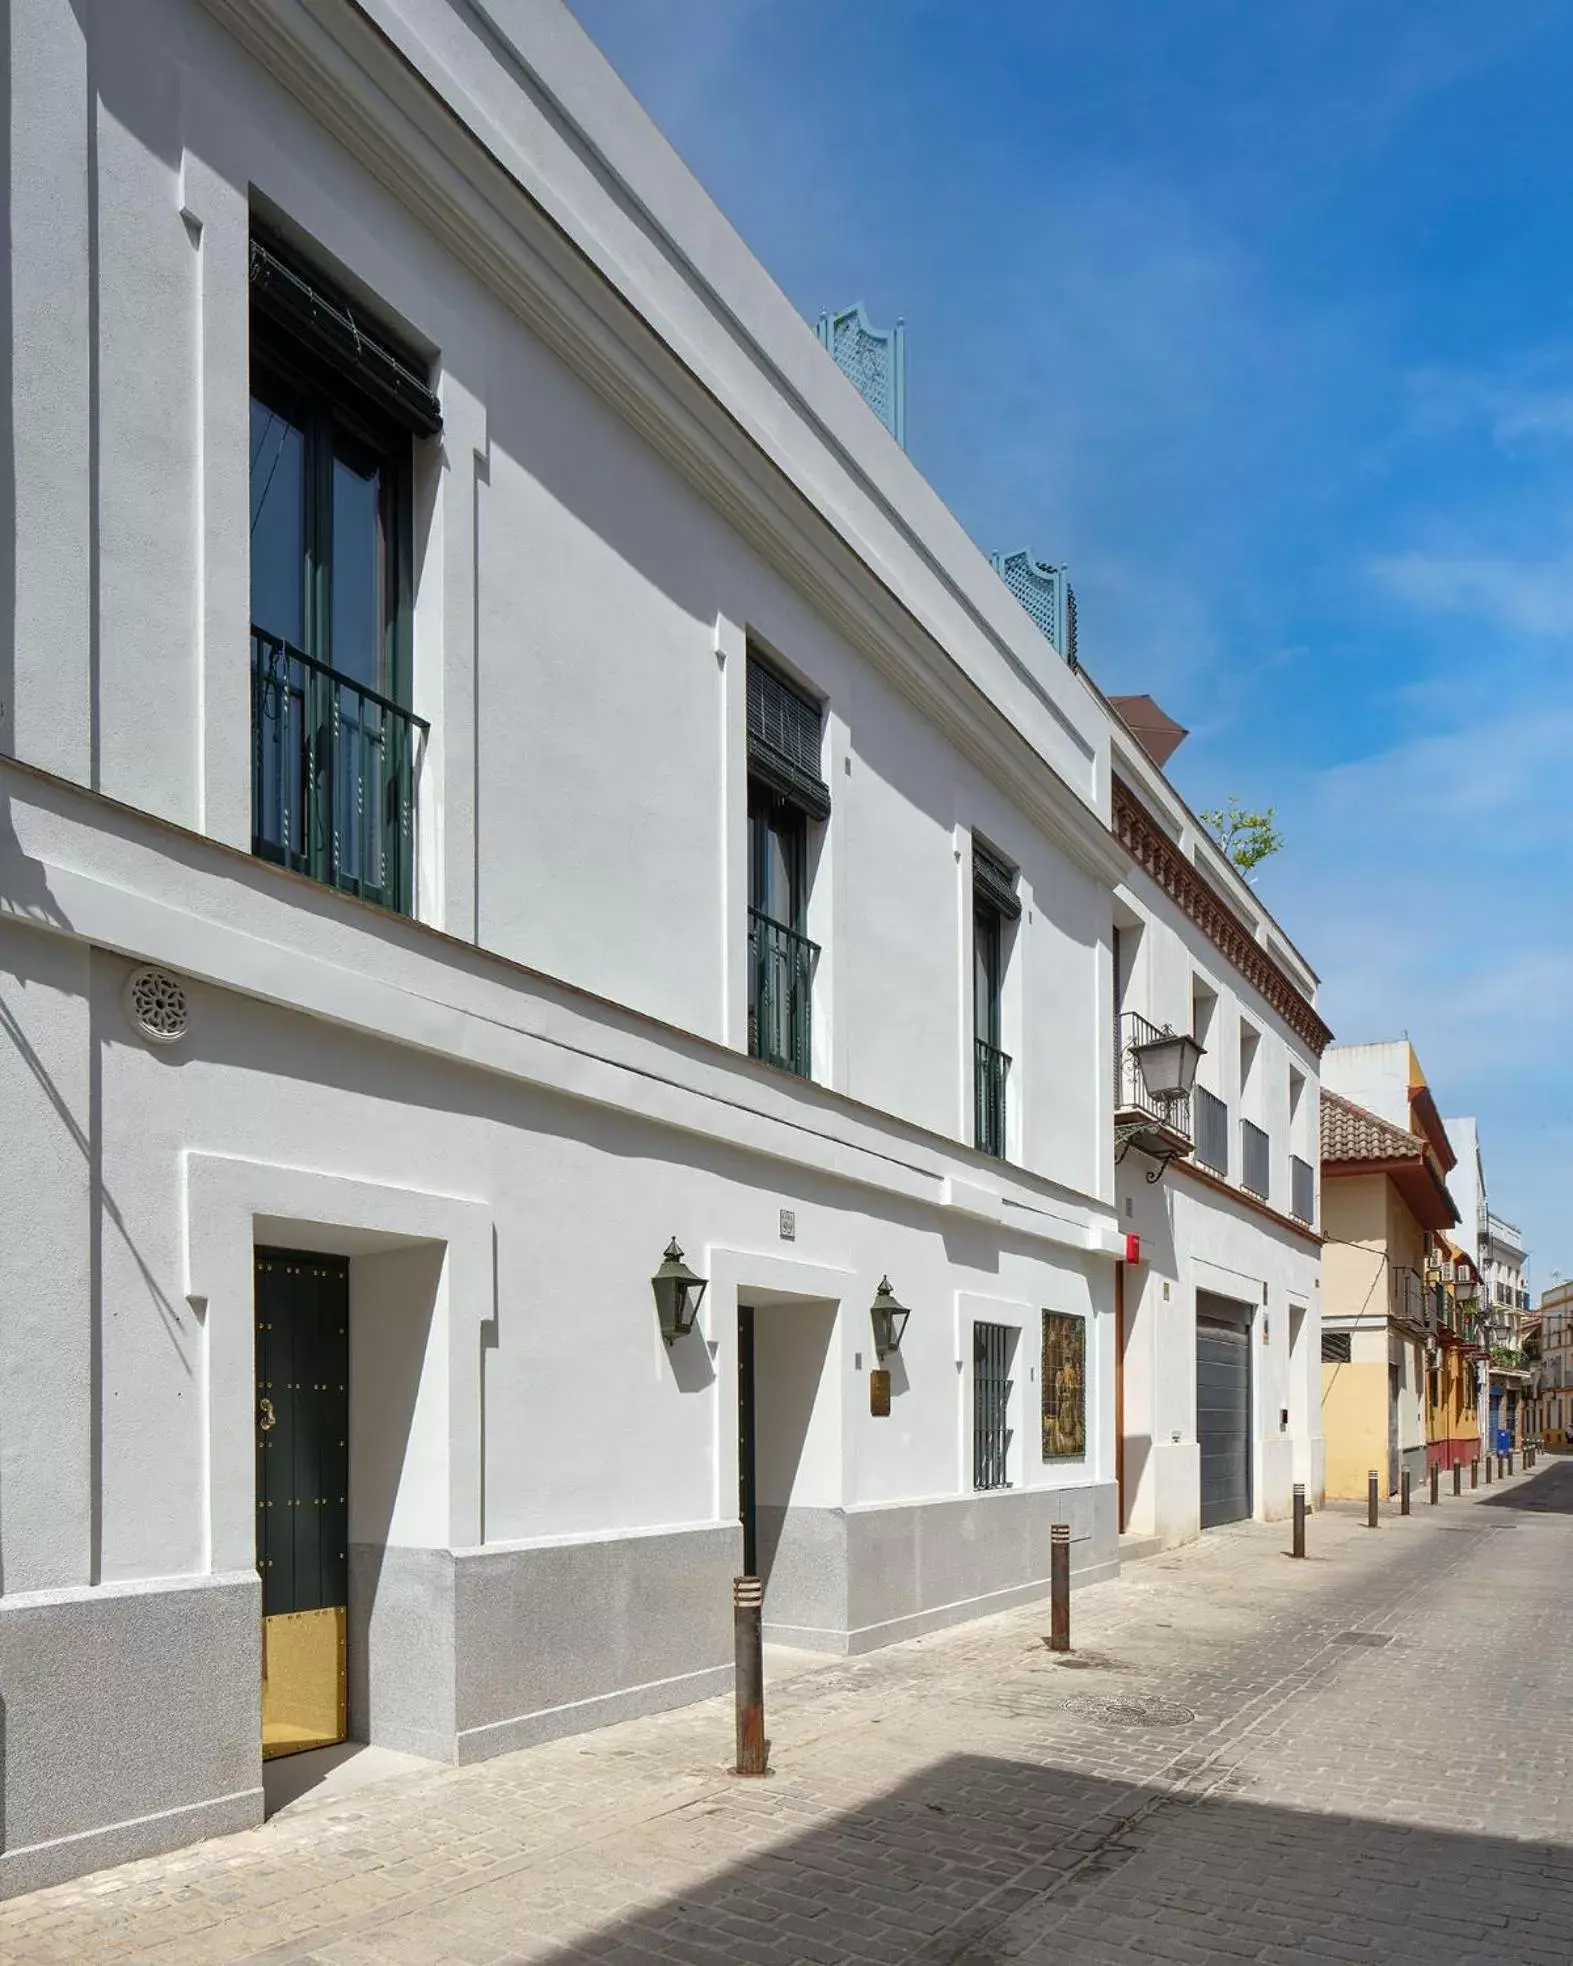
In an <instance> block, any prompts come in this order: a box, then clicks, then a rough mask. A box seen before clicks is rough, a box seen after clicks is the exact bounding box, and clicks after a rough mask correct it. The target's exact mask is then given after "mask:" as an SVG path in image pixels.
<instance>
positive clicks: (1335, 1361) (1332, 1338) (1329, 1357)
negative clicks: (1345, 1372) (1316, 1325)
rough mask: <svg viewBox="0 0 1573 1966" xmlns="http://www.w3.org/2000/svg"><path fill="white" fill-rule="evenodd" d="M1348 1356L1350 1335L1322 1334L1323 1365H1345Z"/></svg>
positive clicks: (1347, 1361)
mask: <svg viewBox="0 0 1573 1966" xmlns="http://www.w3.org/2000/svg"><path fill="white" fill-rule="evenodd" d="M1349 1355H1350V1333H1349V1332H1347V1331H1324V1332H1323V1333H1322V1363H1323V1365H1347V1364H1348V1363H1349Z"/></svg>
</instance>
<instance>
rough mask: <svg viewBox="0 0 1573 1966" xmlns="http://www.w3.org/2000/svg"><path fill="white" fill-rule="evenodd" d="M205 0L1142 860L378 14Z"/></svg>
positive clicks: (541, 318) (894, 657)
mask: <svg viewBox="0 0 1573 1966" xmlns="http://www.w3.org/2000/svg"><path fill="white" fill-rule="evenodd" d="M203 4H204V5H205V6H206V7H207V9H208V10H209V12H211V13H212V14H213V15H215V16H216V17H217V19H218V20H220V21H221V22H222V23H223V25H224V26H225V27H226V29H228V31H229V32H230V33H231V34H232V35H233V36H234V37H235V39H236V40H237V41H238V42H239V43H240V44H241V45H242V46H243V47H244V48H246V50H247V51H248V52H249V53H250V54H252V55H253V56H254V57H255V58H256V59H257V60H258V61H259V62H260V63H261V64H262V65H263V66H264V67H265V68H266V69H267V70H268V72H269V73H270V74H272V75H273V76H274V78H275V79H276V80H277V81H278V82H280V83H281V84H282V85H283V86H284V87H285V88H286V89H287V90H288V91H289V92H290V93H291V94H292V95H293V96H294V97H295V98H296V99H297V100H298V101H299V102H300V103H302V105H303V106H304V107H305V108H306V109H308V110H309V111H310V112H311V114H312V115H313V116H314V117H316V118H317V120H318V121H319V122H321V123H322V124H323V125H324V127H326V128H328V129H330V130H331V131H332V132H333V135H334V136H335V138H336V139H337V141H338V142H340V143H341V144H342V145H343V146H344V147H345V148H346V149H347V150H348V151H349V152H350V153H351V154H352V155H353V156H355V157H356V158H357V159H358V160H359V162H360V163H361V164H363V165H364V166H365V168H366V169H367V170H368V171H370V172H371V173H372V175H373V176H374V177H375V178H376V179H377V180H378V181H379V182H380V183H381V184H383V185H384V186H385V187H386V188H387V189H388V190H389V191H390V192H391V193H392V194H393V195H394V196H395V197H396V198H397V199H398V200H399V202H400V203H401V204H403V205H404V206H405V207H406V208H407V209H408V210H410V211H411V212H412V213H413V214H414V215H415V216H416V217H417V218H418V219H419V220H420V221H421V222H422V223H423V224H424V225H425V226H426V227H427V228H428V229H429V230H430V231H432V232H433V233H434V234H435V235H436V236H437V237H438V238H439V239H441V240H442V241H443V243H444V244H445V245H446V246H447V248H448V249H449V250H450V251H451V252H452V253H453V254H454V255H455V257H456V258H458V259H459V260H461V261H462V262H463V264H464V265H465V266H467V267H468V268H469V270H470V271H471V272H472V273H473V274H475V275H476V277H478V278H479V279H481V280H482V281H484V282H485V284H486V285H487V286H489V287H490V288H491V289H492V290H493V291H494V292H495V293H497V294H498V296H499V297H500V298H501V299H502V300H503V301H504V302H505V303H506V304H507V305H508V307H509V308H510V309H511V310H512V311H513V312H514V313H515V314H516V315H517V316H518V317H519V318H520V319H521V320H522V321H523V322H524V323H525V324H526V325H527V326H528V327H529V329H530V330H531V332H532V333H534V334H536V335H537V336H538V337H539V338H540V339H541V340H542V341H544V342H545V343H546V344H547V345H548V347H550V348H551V349H552V351H553V353H554V354H556V355H557V356H558V357H559V358H560V359H561V360H562V361H563V362H564V363H565V364H566V365H567V366H568V367H569V368H571V369H572V370H573V371H574V373H575V374H577V375H578V376H579V377H580V378H581V379H582V380H583V381H585V382H586V383H587V384H588V385H589V386H590V387H591V388H593V389H594V390H595V391H596V392H597V393H598V394H599V395H600V396H601V397H602V398H603V399H604V400H606V401H608V402H609V403H611V404H612V405H613V407H614V408H615V409H616V410H617V411H618V412H619V413H620V414H621V415H622V416H623V417H624V418H625V419H626V420H627V421H628V422H629V423H630V424H632V425H633V426H634V427H635V428H636V429H637V430H638V431H639V433H640V435H641V436H642V437H643V438H644V439H645V440H646V441H647V442H648V443H649V444H651V446H652V447H653V448H654V449H656V450H657V451H658V452H659V453H660V454H661V455H662V456H663V457H664V458H666V460H667V461H668V462H669V463H670V464H671V465H673V466H674V468H676V469H677V470H678V471H679V472H680V473H681V474H682V475H683V477H684V478H686V479H687V480H688V482H689V483H690V484H692V485H693V486H694V487H695V489H696V490H698V491H699V492H700V494H701V495H702V496H703V497H704V498H705V499H706V500H707V501H708V502H709V503H710V504H711V505H712V506H714V507H715V508H716V510H718V511H719V512H721V513H722V514H723V515H724V517H725V518H726V520H727V522H728V524H729V525H731V526H732V527H733V528H734V529H735V530H736V531H737V532H738V533H739V534H740V535H741V536H742V537H743V538H744V539H745V540H746V541H747V542H748V544H749V545H750V546H751V547H752V548H753V549H754V550H755V551H756V552H757V553H759V555H760V556H761V558H763V559H764V560H766V561H767V562H768V563H769V564H771V565H772V566H774V567H775V568H776V569H777V570H778V571H779V572H780V573H781V574H782V575H783V576H784V577H785V578H786V579H788V580H789V581H791V583H792V584H793V586H794V587H796V588H797V589H798V590H799V591H800V592H801V593H803V594H804V595H805V596H806V597H807V598H808V599H809V601H810V602H811V603H812V605H813V606H814V607H815V609H816V610H817V611H818V612H819V613H820V614H821V615H822V616H823V617H824V618H825V619H826V620H827V621H828V622H830V623H831V624H832V625H833V626H834V627H835V628H837V629H838V630H839V631H840V632H841V633H842V634H843V635H844V636H845V637H846V639H847V640H848V641H849V642H850V643H851V644H852V645H853V646H854V647H855V648H856V649H857V650H858V651H859V653H860V654H862V655H863V656H864V657H865V658H866V659H867V660H868V661H870V662H871V663H872V664H873V665H874V666H875V667H876V668H877V669H878V670H879V671H880V672H881V673H882V674H883V675H884V676H885V677H886V678H887V679H888V680H889V681H891V682H892V683H893V684H894V686H895V687H896V688H898V689H899V690H900V691H901V692H902V693H903V694H904V695H906V696H907V697H908V698H909V699H910V700H911V701H912V702H913V703H915V704H916V706H917V707H918V709H919V710H920V711H921V712H922V713H923V715H924V716H925V717H926V718H927V719H928V720H929V721H930V722H931V723H932V724H934V725H935V726H936V727H937V728H938V729H940V730H941V731H942V732H943V733H944V735H945V736H946V737H947V738H948V739H949V741H950V742H951V743H952V744H953V745H954V746H955V747H956V749H957V750H958V751H959V752H960V753H961V754H962V755H963V756H964V757H966V758H968V759H969V761H970V762H971V763H972V764H974V765H975V766H976V767H977V768H978V769H979V770H980V771H981V772H983V773H984V774H985V776H986V777H987V778H988V779H989V780H990V781H991V782H992V783H993V784H994V785H995V786H996V787H997V788H998V789H999V790H1000V791H1001V792H1002V793H1003V794H1004V795H1005V796H1006V797H1007V798H1008V799H1010V800H1011V801H1012V803H1013V804H1015V805H1016V806H1017V807H1018V808H1019V809H1020V810H1021V811H1022V812H1023V813H1025V814H1026V815H1027V816H1028V817H1029V818H1030V819H1031V820H1032V821H1033V822H1034V824H1036V825H1037V826H1038V827H1039V828H1040V829H1041V830H1042V831H1043V833H1044V834H1045V835H1046V836H1047V837H1048V838H1049V839H1050V840H1051V841H1053V842H1054V843H1055V844H1056V845H1057V846H1059V847H1060V848H1061V849H1062V850H1063V851H1064V852H1065V853H1066V854H1067V855H1068V856H1069V857H1070V858H1071V859H1072V860H1073V861H1075V862H1076V864H1077V865H1079V866H1080V867H1081V868H1082V869H1083V871H1084V872H1086V873H1088V874H1090V875H1091V876H1092V877H1093V878H1094V879H1096V880H1098V881H1099V882H1101V883H1102V884H1104V885H1106V886H1110V887H1112V886H1113V885H1114V884H1115V883H1116V882H1117V881H1119V880H1120V879H1121V878H1123V876H1124V875H1125V873H1126V871H1127V870H1128V868H1129V865H1130V862H1129V858H1128V856H1127V855H1126V854H1125V852H1124V851H1123V850H1122V848H1121V847H1120V845H1119V843H1118V842H1117V841H1116V840H1115V838H1114V836H1113V834H1112V833H1111V832H1110V831H1109V829H1108V827H1107V826H1106V825H1105V824H1104V823H1103V820H1102V819H1101V817H1100V816H1099V814H1098V812H1097V811H1096V810H1095V809H1094V808H1093V807H1092V806H1091V805H1090V804H1088V803H1087V801H1086V800H1084V799H1083V798H1082V797H1081V796H1080V795H1079V794H1078V793H1077V792H1076V791H1075V790H1073V789H1072V787H1071V786H1070V785H1069V784H1067V783H1066V781H1065V780H1064V779H1063V778H1062V777H1061V776H1060V775H1059V774H1058V773H1057V772H1056V771H1055V770H1054V768H1053V766H1052V765H1050V764H1049V763H1048V762H1047V761H1046V759H1044V758H1043V757H1042V756H1041V754H1040V753H1039V752H1038V751H1037V750H1036V749H1034V747H1033V746H1032V744H1031V743H1030V742H1029V741H1028V739H1027V738H1026V737H1024V736H1023V735H1022V734H1021V732H1020V731H1019V730H1018V729H1016V727H1015V726H1014V724H1012V723H1011V721H1010V720H1009V718H1008V717H1007V716H1006V715H1005V714H1004V712H1002V711H1001V710H1000V709H999V708H998V707H997V706H996V705H995V704H994V703H993V702H991V700H990V699H989V697H988V696H987V694H986V693H985V692H984V690H983V688H982V687H981V686H980V685H979V684H978V683H976V682H974V681H973V680H972V679H971V678H970V677H969V676H968V675H967V674H966V673H965V671H964V670H963V669H962V668H961V666H960V665H959V663H958V662H957V661H956V660H955V659H953V657H952V656H951V655H950V654H949V653H948V652H947V651H946V649H945V648H944V647H942V646H941V644H940V643H939V642H938V641H937V640H936V639H935V637H934V636H933V635H932V634H931V633H930V632H929V631H928V630H927V629H926V628H925V627H924V626H923V624H922V623H921V622H920V621H919V620H918V619H917V618H916V617H915V615H914V614H913V613H911V612H910V611H909V609H908V608H907V607H906V606H905V605H904V604H903V603H902V602H901V601H900V599H898V597H897V596H896V595H895V594H894V593H893V592H892V590H891V588H890V587H889V586H888V585H887V584H886V583H885V582H884V580H882V579H881V578H880V576H879V575H878V574H877V573H876V572H875V571H874V569H873V568H872V567H871V566H870V565H869V564H868V561H867V559H866V558H865V557H864V556H863V554H862V552H861V551H860V548H859V546H858V543H857V542H856V541H855V540H852V539H849V538H847V537H845V536H844V535H843V533H842V531H841V530H840V529H839V528H838V525H837V523H836V522H835V520H834V519H833V518H832V517H830V516H828V515H827V514H826V513H824V512H822V511H821V510H819V509H818V507H816V506H815V505H814V504H813V502H812V501H811V500H810V499H809V498H808V496H807V495H806V494H805V493H804V492H803V491H801V490H800V489H799V488H798V487H797V486H796V485H795V484H794V483H793V482H792V481H791V480H790V479H789V478H788V477H787V476H786V474H785V473H784V472H783V471H782V470H781V469H780V468H779V467H778V466H777V465H776V464H774V463H773V462H772V461H771V460H770V459H769V458H768V457H767V456H766V455H765V454H764V452H763V451H762V449H761V448H760V446H759V445H758V444H757V443H756V442H755V441H754V440H753V439H752V438H751V437H750V436H749V435H748V434H747V432H746V431H745V430H744V429H743V428H742V427H741V426H740V424H739V423H738V421H737V419H736V418H735V417H734V416H733V415H732V414H731V413H730V412H729V411H728V410H727V409H726V408H725V407H724V406H723V405H722V404H721V403H720V402H719V401H718V400H717V399H716V398H715V396H713V395H712V394H711V392H710V391H709V390H708V389H707V388H705V387H704V385H703V384H702V383H701V382H700V381H699V380H698V378H697V377H696V376H695V375H694V373H693V372H692V371H691V370H690V369H689V368H688V367H687V366H686V365H685V364H684V363H683V361H682V360H681V359H680V358H679V357H678V356H677V355H676V354H675V353H674V352H673V350H672V349H671V348H670V347H669V346H668V345H667V344H666V343H665V342H664V341H663V340H661V338H660V337H659V335H658V334H657V333H656V332H655V331H654V330H653V329H652V328H651V327H650V326H649V324H647V323H646V322H645V321H644V319H643V318H642V317H641V316H640V315H639V314H638V313H637V311H636V310H635V309H634V307H633V306H632V305H631V304H630V303H629V302H628V301H626V300H625V299H624V298H623V297H622V296H621V295H620V294H618V293H617V292H616V291H615V289H614V288H613V287H612V286H610V285H609V284H608V282H607V280H606V279H605V277H604V276H603V275H602V274H601V273H600V272H599V271H598V270H597V269H596V268H595V267H593V266H592V265H591V264H590V262H589V261H588V259H587V258H586V257H585V255H584V254H583V253H582V252H581V251H580V249H579V248H578V247H577V246H576V245H575V244H574V243H573V242H572V241H571V240H570V239H568V238H567V237H565V236H564V234H563V232H562V231H561V229H560V228H559V227H558V226H557V225H556V224H555V223H554V222H553V221H552V220H551V219H550V218H549V217H548V216H547V214H546V213H545V212H543V211H542V209H541V208H540V206H539V205H538V204H537V203H536V202H535V201H534V199H533V198H532V197H531V196H530V195H529V193H528V192H527V191H526V190H525V189H524V188H523V187H522V186H521V185H520V184H519V183H518V182H517V181H516V180H515V179H513V178H512V177H511V176H510V175H509V174H508V173H507V172H506V171H505V170H504V168H503V167H502V165H501V164H500V163H499V162H498V161H497V159H496V158H495V157H494V156H493V155H492V154H491V153H490V152H489V151H488V150H487V149H486V148H485V147H484V145H483V144H482V143H481V142H480V141H479V140H478V139H477V138H476V137H475V136H474V135H473V134H472V133H471V132H470V131H469V130H468V129H467V128H465V126H464V125H463V124H461V123H460V122H459V121H458V120H457V118H456V117H455V116H454V114H453V113H452V112H451V111H450V109H449V107H448V106H447V105H446V104H445V103H444V102H443V101H442V100H441V98H440V97H439V96H438V95H436V94H435V93H434V92H433V90H432V88H431V87H430V86H429V85H428V84H427V82H425V81H424V80H423V79H422V78H421V77H420V76H419V75H418V74H417V73H416V72H415V70H414V69H413V68H412V67H411V65H410V64H409V63H408V62H407V61H406V60H405V59H404V57H403V56H402V55H401V54H400V53H399V51H398V50H397V49H396V48H394V47H393V46H392V45H391V43H390V42H389V41H388V40H387V39H386V38H385V36H384V35H383V34H382V33H381V31H380V30H379V29H378V28H377V27H376V26H375V25H374V24H373V23H372V22H371V21H370V20H369V19H367V18H366V17H365V16H364V15H363V14H361V13H360V12H358V11H356V10H354V9H352V8H351V7H350V6H348V5H347V4H345V0H267V4H261V5H259V4H257V0H203ZM979 632H980V634H981V633H983V632H984V631H983V630H982V629H981V628H980V631H979ZM989 645H990V648H991V650H992V651H993V653H994V654H996V655H997V656H999V657H1001V658H1002V659H1004V660H1005V661H1007V662H1009V663H1010V664H1011V665H1012V667H1013V669H1014V670H1016V671H1017V672H1018V673H1019V675H1020V676H1022V677H1023V678H1027V677H1028V672H1027V671H1026V669H1025V667H1024V666H1023V665H1022V664H1021V663H1020V662H1019V661H1018V659H1017V658H1016V657H1015V656H1014V655H1012V654H1011V652H1010V651H1009V649H1008V647H1007V646H1006V645H1005V644H1004V643H1003V642H999V641H996V640H994V639H993V638H992V637H990V638H989ZM1033 700H1034V701H1035V702H1037V703H1039V704H1040V705H1042V706H1043V708H1044V709H1045V711H1046V713H1047V714H1050V715H1053V716H1055V717H1056V719H1057V721H1058V722H1059V723H1060V725H1061V726H1062V727H1063V729H1064V730H1065V731H1066V732H1067V733H1069V735H1070V737H1071V738H1072V739H1073V740H1074V741H1075V742H1077V743H1078V744H1080V743H1082V742H1083V740H1081V739H1080V738H1079V737H1077V735H1076V733H1075V728H1074V726H1073V725H1071V724H1070V723H1069V722H1068V720H1067V719H1066V718H1065V716H1064V713H1063V712H1060V711H1059V710H1058V709H1057V708H1056V707H1055V706H1054V705H1053V704H1052V703H1050V702H1049V701H1048V700H1047V699H1046V698H1045V697H1044V696H1043V695H1042V693H1041V692H1039V691H1037V690H1034V696H1033ZM1094 764H1095V760H1093V759H1089V760H1088V766H1089V777H1090V778H1091V777H1092V776H1093V767H1094Z"/></svg>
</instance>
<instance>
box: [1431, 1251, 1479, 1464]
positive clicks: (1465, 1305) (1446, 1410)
mask: <svg viewBox="0 0 1573 1966" xmlns="http://www.w3.org/2000/svg"><path fill="white" fill-rule="evenodd" d="M1426 1291H1427V1296H1428V1304H1427V1309H1428V1311H1429V1314H1430V1315H1429V1323H1430V1338H1429V1340H1428V1343H1427V1350H1426V1462H1427V1465H1428V1466H1434V1467H1440V1468H1451V1467H1452V1466H1453V1465H1454V1463H1455V1462H1458V1463H1465V1464H1467V1463H1468V1462H1470V1461H1472V1460H1473V1459H1474V1458H1475V1456H1476V1455H1477V1454H1479V1452H1480V1451H1481V1449H1480V1374H1481V1363H1482V1360H1483V1359H1484V1356H1485V1354H1484V1353H1483V1351H1482V1350H1481V1349H1480V1347H1479V1346H1478V1345H1477V1344H1476V1342H1475V1323H1476V1317H1477V1314H1478V1309H1477V1307H1478V1305H1479V1301H1480V1272H1479V1270H1478V1269H1477V1268H1476V1266H1475V1264H1474V1262H1473V1260H1472V1259H1471V1258H1470V1257H1468V1256H1466V1255H1465V1254H1464V1252H1463V1251H1462V1250H1461V1249H1460V1248H1458V1246H1457V1245H1456V1244H1454V1243H1452V1242H1450V1241H1449V1240H1448V1239H1447V1237H1446V1236H1444V1235H1435V1236H1433V1237H1432V1239H1431V1250H1430V1254H1429V1256H1428V1258H1427V1262H1426Z"/></svg>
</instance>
